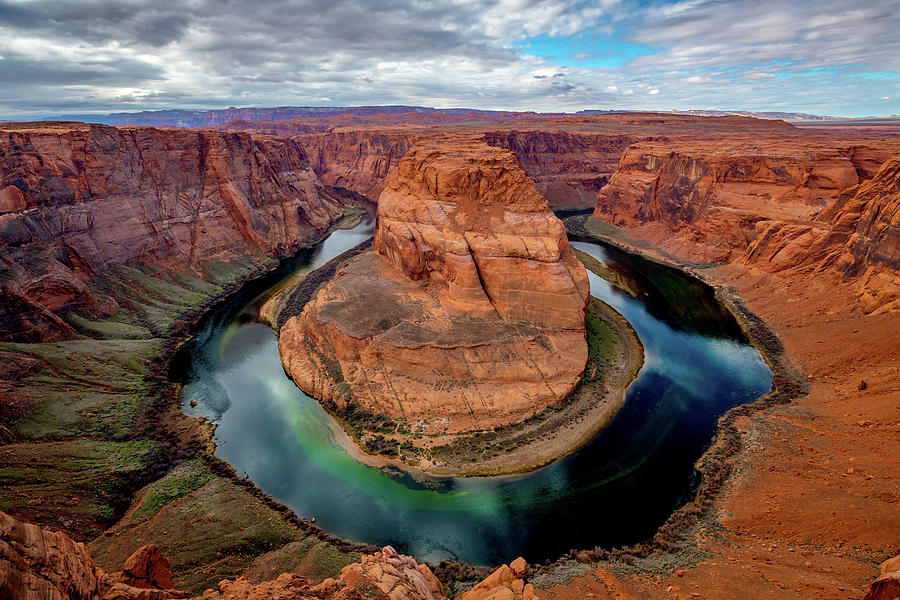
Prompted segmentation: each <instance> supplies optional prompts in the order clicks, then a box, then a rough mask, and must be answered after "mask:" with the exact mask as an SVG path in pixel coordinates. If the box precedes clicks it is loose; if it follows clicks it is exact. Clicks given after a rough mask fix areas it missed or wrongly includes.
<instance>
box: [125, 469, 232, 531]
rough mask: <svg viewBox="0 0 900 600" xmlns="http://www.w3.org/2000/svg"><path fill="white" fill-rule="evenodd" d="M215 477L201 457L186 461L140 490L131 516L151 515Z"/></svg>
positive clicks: (136, 517)
mask: <svg viewBox="0 0 900 600" xmlns="http://www.w3.org/2000/svg"><path fill="white" fill-rule="evenodd" d="M213 477H214V475H213V474H212V472H211V471H210V470H209V468H208V467H207V466H206V465H204V464H203V461H201V460H200V459H194V460H188V461H185V462H183V463H181V464H180V465H178V466H177V467H175V468H174V469H172V470H171V471H169V473H168V474H167V475H166V476H165V477H163V478H162V479H158V480H157V481H154V482H153V483H151V484H150V485H148V486H147V487H145V488H144V489H142V490H141V491H140V492H138V495H137V500H136V501H135V505H134V506H133V507H132V508H133V512H132V517H131V518H133V519H140V518H142V517H151V516H153V515H155V514H157V513H159V511H160V510H161V509H162V508H163V507H164V506H166V505H167V504H169V503H171V502H173V501H175V500H178V499H179V498H183V497H185V496H187V495H188V494H190V493H191V492H193V491H195V490H198V489H200V488H201V487H203V486H204V485H206V484H207V483H209V482H210V481H212V479H213Z"/></svg>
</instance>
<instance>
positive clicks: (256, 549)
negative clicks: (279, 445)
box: [0, 257, 358, 591]
mask: <svg viewBox="0 0 900 600" xmlns="http://www.w3.org/2000/svg"><path fill="white" fill-rule="evenodd" d="M273 264H274V261H272V260H271V259H267V258H264V257H253V258H250V257H247V258H245V259H243V260H240V261H235V262H232V263H225V262H209V263H207V264H206V265H205V273H204V274H203V277H204V279H200V278H198V277H194V276H191V275H185V274H183V273H176V272H168V271H164V270H153V271H150V270H147V271H142V270H138V269H135V268H132V267H126V266H118V267H115V268H114V269H113V270H111V271H110V272H108V273H106V274H105V275H103V276H102V277H97V278H95V279H93V280H92V281H91V282H90V285H91V287H92V288H93V289H94V290H95V291H98V292H102V293H105V294H108V295H113V296H115V297H116V299H117V301H119V304H120V305H122V306H123V307H125V308H124V309H123V310H122V311H121V312H120V313H119V314H118V315H116V316H115V317H112V318H110V319H106V320H102V321H95V320H91V319H90V318H89V316H87V315H79V314H74V313H72V314H69V315H67V317H66V319H67V320H68V322H69V323H70V324H71V325H72V326H73V327H74V328H75V329H76V331H78V332H79V333H80V334H81V335H82V337H81V338H80V339H77V340H73V341H67V342H57V343H43V344H19V343H2V344H0V353H2V358H3V359H4V360H8V361H12V362H14V363H21V364H25V363H26V362H27V363H30V364H32V365H37V366H36V367H34V368H30V369H26V370H24V371H23V372H22V373H21V375H20V376H19V377H17V378H16V379H17V380H16V381H14V383H13V384H12V389H11V390H10V393H12V394H15V395H17V396H18V397H24V398H25V399H26V402H27V406H28V410H27V414H26V415H25V416H24V417H22V418H19V419H18V420H15V421H13V422H9V421H7V422H6V423H5V424H4V425H5V426H6V427H7V429H8V430H9V431H11V432H12V438H13V439H12V440H10V443H7V444H6V445H2V446H0V510H4V511H6V512H9V513H10V514H12V515H15V516H16V517H18V518H20V519H23V520H26V521H30V522H36V523H39V524H41V525H42V526H45V527H50V528H52V529H60V530H63V531H65V532H67V533H68V534H70V535H72V536H73V537H75V539H78V540H82V541H88V540H91V539H93V538H97V539H95V540H94V541H93V542H92V543H91V544H90V545H91V549H92V552H93V553H94V556H95V560H96V561H97V562H98V564H99V565H100V566H102V567H104V568H106V569H109V570H114V569H118V568H121V565H122V563H123V562H124V560H125V558H127V556H128V555H129V554H130V553H131V552H133V551H134V550H136V549H137V548H138V547H140V546H141V545H143V544H147V543H155V544H158V545H159V546H160V547H162V549H163V552H164V553H165V554H166V555H167V556H170V557H171V558H172V560H173V566H174V570H175V574H176V583H177V584H178V585H179V587H182V588H184V589H187V590H190V591H201V590H203V589H205V588H206V587H208V586H210V585H212V586H214V585H215V584H216V583H217V582H218V581H219V580H221V579H222V578H224V577H233V576H236V575H238V574H240V573H242V572H243V571H244V569H246V568H247V567H249V566H251V565H252V564H253V561H254V559H255V558H256V557H257V556H259V555H261V554H266V553H270V552H271V551H272V550H274V549H276V548H279V547H281V546H282V545H284V544H286V543H289V542H293V544H290V547H289V548H287V549H286V550H285V551H284V552H283V554H284V556H283V557H282V556H281V555H280V553H276V555H275V557H272V556H269V557H268V559H267V560H268V562H269V563H285V564H294V565H295V567H296V568H298V569H301V570H302V571H303V572H304V573H307V574H308V575H310V576H314V577H324V576H328V575H335V574H336V573H337V571H339V570H340V567H342V566H343V565H345V564H348V563H349V562H353V561H354V560H357V559H358V554H354V553H352V552H347V551H345V550H342V549H340V548H337V547H335V546H334V545H333V544H332V543H331V542H330V541H322V540H320V539H318V537H317V536H318V535H320V534H317V533H316V532H315V531H314V530H312V529H310V528H304V527H301V526H298V525H302V523H300V524H298V523H297V522H296V520H292V519H291V518H290V516H289V515H286V514H284V513H283V512H281V511H279V510H277V509H276V508H274V507H273V506H274V505H272V503H271V502H270V501H268V500H267V499H265V498H263V497H261V494H259V492H258V491H257V490H255V489H253V488H252V487H249V486H247V485H245V483H244V482H240V481H238V480H236V479H235V478H234V477H232V476H230V473H229V472H228V469H227V468H223V467H222V465H218V464H217V463H216V460H215V459H214V458H212V457H210V456H209V455H208V449H207V447H208V445H207V444H206V443H205V438H204V429H203V428H202V427H200V426H198V424H197V423H196V422H194V421H193V420H191V419H189V418H187V417H186V416H184V415H183V414H182V413H181V412H180V410H178V408H177V405H176V402H175V396H174V393H173V390H172V388H171V386H169V385H168V384H167V383H166V378H165V372H166V364H165V362H166V360H165V358H164V356H165V355H166V354H167V352H169V351H171V349H172V347H173V342H172V340H173V338H178V337H180V336H183V335H185V334H186V333H187V329H186V327H185V323H187V322H189V321H191V320H193V319H195V318H196V317H197V316H198V315H199V314H201V313H202V311H203V309H204V307H206V306H209V305H210V304H211V303H212V302H213V301H214V299H216V298H218V297H221V296H222V295H223V294H224V293H225V292H226V291H227V290H228V289H230V288H231V287H233V286H235V285H237V284H238V283H239V282H240V281H243V280H245V279H246V278H247V277H250V276H253V275H254V274H256V273H259V272H261V271H262V270H264V269H266V268H269V267H271V266H272V265H273ZM204 457H205V458H204ZM207 463H210V464H213V465H214V466H216V467H217V468H216V469H215V470H216V472H217V473H218V474H216V473H214V472H213V471H212V470H210V467H209V466H207ZM142 486H146V487H144V488H143V489H142V490H141V492H140V493H139V494H138V495H137V497H135V492H136V491H137V490H139V489H140V488H141V487H142ZM132 500H134V501H133V503H132ZM129 507H130V508H129ZM126 511H127V514H126ZM123 514H126V516H125V518H124V519H122V521H121V522H120V523H117V521H118V520H119V519H120V518H122V515H123ZM113 525H115V526H114V527H113V529H112V530H111V531H110V532H109V533H107V534H105V535H103V536H102V537H99V538H98V537H97V536H100V535H101V534H102V533H103V532H104V530H106V529H107V528H109V527H110V526H113ZM298 544H299V545H298ZM310 552H314V553H315V555H316V556H319V557H320V558H321V560H311V561H310V560H306V561H305V562H304V560H305V559H307V558H309V557H310V556H312V555H310Z"/></svg>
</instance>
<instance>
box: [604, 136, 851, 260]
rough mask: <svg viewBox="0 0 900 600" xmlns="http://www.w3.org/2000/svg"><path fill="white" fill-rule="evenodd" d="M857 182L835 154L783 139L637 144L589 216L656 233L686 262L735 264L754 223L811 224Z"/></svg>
mask: <svg viewBox="0 0 900 600" xmlns="http://www.w3.org/2000/svg"><path fill="white" fill-rule="evenodd" d="M856 183H858V176H857V173H856V169H855V168H854V165H853V163H852V162H851V161H850V160H849V159H848V158H846V157H845V156H843V155H842V154H841V153H840V152H838V151H837V150H835V149H832V148H819V147H810V146H809V145H802V144H798V143H791V142H788V141H784V142H778V143H772V142H768V141H767V142H759V143H756V144H752V143H748V142H746V140H738V141H734V142H728V141H725V140H716V141H694V142H691V143H689V142H641V143H637V144H634V145H632V146H631V147H629V148H628V150H626V151H625V154H624V155H623V156H622V159H621V161H620V163H619V167H618V169H617V170H616V172H615V173H614V174H613V176H612V177H611V178H610V180H609V183H608V184H607V185H606V186H605V187H604V188H603V189H602V190H601V191H600V194H599V197H598V200H597V207H596V209H595V211H594V216H595V217H596V218H598V219H600V220H603V221H607V222H609V223H612V224H614V225H618V226H620V227H627V228H632V229H634V228H640V227H643V229H644V233H647V234H649V235H648V236H650V235H652V234H651V233H650V231H651V230H653V231H655V235H653V237H654V238H655V239H656V240H658V241H659V242H660V244H661V245H662V246H663V247H664V248H666V249H672V250H675V249H678V250H681V249H682V248H683V247H684V246H687V247H688V248H690V252H689V255H688V256H687V258H689V259H691V260H698V261H703V262H714V261H722V260H733V259H734V258H736V257H737V256H738V255H740V254H741V253H742V252H743V251H744V250H745V249H746V247H747V245H748V243H749V241H750V240H751V239H752V237H753V231H754V227H755V224H756V223H757V222H758V221H762V220H778V221H788V220H790V221H796V220H808V219H810V218H811V217H812V216H813V215H814V214H815V213H817V212H818V211H820V210H821V209H823V208H824V207H825V206H827V205H828V204H830V203H831V202H833V201H834V200H835V199H836V198H837V197H838V196H839V195H840V194H841V192H842V191H843V190H845V189H847V188H848V187H850V186H852V185H856ZM654 228H655V229H654ZM673 234H674V235H673ZM648 236H645V237H648ZM681 253H682V254H684V252H683V251H682V252H681Z"/></svg>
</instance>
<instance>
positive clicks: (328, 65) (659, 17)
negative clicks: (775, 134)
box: [0, 0, 900, 118]
mask: <svg viewBox="0 0 900 600" xmlns="http://www.w3.org/2000/svg"><path fill="white" fill-rule="evenodd" d="M895 9H896V4H895V2H894V0H870V2H868V3H866V4H865V5H859V6H858V7H854V6H848V5H847V4H846V3H845V2H843V1H841V2H838V1H836V0H824V1H822V2H819V1H815V0H797V1H796V2H792V3H785V2H783V1H782V0H683V1H681V2H674V3H673V2H668V3H650V4H647V3H644V2H639V1H638V0H602V1H599V2H597V1H590V0H570V1H563V0H499V1H498V0H493V1H492V0H394V1H393V2H390V3H361V2H358V1H350V0H284V1H276V0H254V1H253V2H245V1H243V0H107V1H102V2H101V1H99V0H55V1H50V0H31V1H28V2H21V1H14V0H0V57H2V58H0V80H2V81H3V82H4V85H3V89H2V90H0V118H9V117H20V116H42V115H48V114H58V111H59V110H61V109H60V107H63V108H62V110H63V111H64V112H74V111H75V110H76V109H77V110H79V111H84V110H95V111H103V112H112V111H127V110H140V109H157V108H174V107H185V108H217V107H225V106H229V105H244V106H246V105H251V106H283V105H309V104H321V103H323V102H328V103H331V104H337V105H352V104H398V103H402V104H424V105H432V106H445V107H449V106H470V107H476V108H507V109H523V110H524V109H535V110H578V109H581V108H589V107H594V108H596V107H602V108H642V109H668V108H692V107H696V106H698V105H701V106H718V107H721V108H731V109H745V110H761V109H770V108H777V107H779V106H790V107H792V108H794V109H797V110H805V111H809V112H822V113H825V114H842V113H847V112H848V111H860V112H861V113H864V114H869V113H871V112H873V111H874V110H875V108H874V107H875V103H877V106H878V109H877V110H882V111H883V110H885V109H887V110H889V111H890V110H893V107H892V106H890V105H888V106H887V107H886V106H885V103H884V102H883V101H875V100H872V101H871V102H872V105H871V106H865V105H864V104H863V103H861V102H860V101H859V100H858V98H859V97H861V96H865V97H867V98H882V97H885V96H887V98H888V100H890V98H891V97H896V96H897V94H895V93H894V90H895V89H896V83H892V82H891V81H890V80H889V79H878V78H873V79H869V80H859V79H856V80H854V79H853V76H854V74H859V73H862V72H879V73H889V74H896V73H897V72H900V36H897V35H896V31H898V30H900V17H898V15H897V13H898V11H896V10H895ZM861 31H865V35H860V32H861ZM598 32H600V33H598ZM603 32H611V33H603ZM539 35H540V36H545V37H549V38H550V39H565V40H567V42H568V45H569V46H572V47H573V48H575V50H578V48H579V47H580V46H579V44H588V41H586V40H589V39H590V40H592V41H591V42H590V43H591V44H594V45H593V46H591V47H589V48H584V50H585V51H584V52H579V51H576V52H574V54H586V55H587V54H591V53H592V52H596V47H595V46H596V44H597V43H598V42H597V39H606V38H603V36H604V35H607V36H609V39H611V40H613V39H614V40H619V41H621V42H622V43H627V44H633V45H639V46H640V47H641V48H645V49H646V51H643V50H642V53H641V54H640V55H638V56H635V57H634V58H630V59H628V60H625V61H624V64H622V65H621V66H616V67H607V66H604V67H593V68H588V67H574V66H570V65H566V64H562V62H561V61H559V60H556V59H554V57H549V56H540V57H539V56H533V55H529V54H528V49H527V43H523V42H525V41H526V40H528V39H530V38H533V37H535V36H539ZM598 36H599V38H598ZM763 80H766V81H763ZM697 84H704V85H702V86H700V85H697ZM661 89H665V94H660V90H661ZM636 90H637V91H639V92H646V93H638V94H636V93H635V91H636ZM662 96H664V97H665V100H663V99H662ZM323 98H327V99H328V100H323ZM663 102H665V103H666V104H663ZM65 107H71V110H69V109H67V108H65ZM893 112H896V110H893Z"/></svg>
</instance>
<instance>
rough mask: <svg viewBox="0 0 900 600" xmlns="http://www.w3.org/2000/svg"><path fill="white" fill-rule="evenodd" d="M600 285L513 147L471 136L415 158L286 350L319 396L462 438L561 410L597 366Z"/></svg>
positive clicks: (294, 320) (284, 333)
mask: <svg viewBox="0 0 900 600" xmlns="http://www.w3.org/2000/svg"><path fill="white" fill-rule="evenodd" d="M588 297H589V287H588V280H587V275H586V273H585V270H584V267H583V266H582V265H581V264H580V263H579V262H578V260H577V259H576V257H575V255H574V253H573V252H572V250H571V249H570V248H569V245H568V242H567V239H566V234H565V230H564V228H563V225H562V223H561V222H560V221H559V220H558V219H557V218H556V217H555V216H554V215H553V214H552V213H551V212H550V211H549V210H548V208H547V202H546V200H545V199H544V198H543V196H541V194H540V193H539V192H538V190H537V188H536V187H535V184H534V183H533V182H532V181H531V180H530V179H528V177H526V175H525V173H524V172H523V171H522V169H521V168H520V167H519V165H518V163H517V162H516V160H515V158H514V156H513V155H512V153H511V152H509V151H507V150H503V149H500V148H495V147H492V146H488V145H487V144H485V143H483V142H480V141H475V140H472V139H468V138H460V137H443V138H438V139H431V140H428V141H427V142H425V143H423V144H421V145H418V146H415V147H413V148H412V149H411V150H410V151H409V152H408V153H407V154H406V156H405V157H404V158H403V159H402V160H401V161H400V162H399V163H398V165H397V169H396V171H395V172H393V174H392V175H391V176H390V177H389V178H388V180H387V182H386V184H385V189H384V192H383V193H382V194H381V197H380V199H379V204H378V222H377V226H376V232H375V251H374V252H368V253H364V254H362V255H360V256H358V257H356V258H355V259H353V260H352V261H350V262H349V263H348V264H347V265H346V266H345V267H344V268H343V269H341V270H340V271H339V272H338V274H337V275H336V277H335V278H334V279H333V280H332V281H331V282H330V283H329V285H328V286H326V287H325V288H324V289H322V290H320V292H319V293H318V295H317V296H316V297H315V298H314V299H313V300H312V301H311V302H310V303H309V304H308V305H307V306H306V308H305V309H304V310H303V312H302V314H300V315H295V316H292V317H291V318H290V319H288V320H287V321H286V322H285V324H284V326H283V327H282V329H281V332H280V338H279V350H280V353H281V357H282V362H283V364H284V367H285V369H286V371H287V372H288V373H289V374H290V375H291V377H292V378H293V379H294V381H295V382H296V383H297V385H298V386H299V387H300V388H302V389H303V390H304V391H306V392H307V393H309V394H310V395H312V396H314V397H316V398H318V399H320V400H323V401H325V402H327V403H328V402H330V403H333V404H334V405H336V406H342V407H343V406H349V405H352V404H356V405H358V406H359V407H361V408H362V409H363V410H364V411H367V412H370V413H374V414H377V415H384V416H387V417H389V418H391V419H399V420H403V421H406V422H407V423H409V424H410V425H411V426H413V428H414V429H415V430H419V431H426V432H429V433H438V432H442V433H456V432H463V431H474V430H484V429H492V428H494V427H497V426H500V425H505V424H509V423H515V422H519V421H522V420H524V419H527V418H528V417H530V416H532V415H535V414H537V413H540V412H541V411H543V410H544V409H546V408H547V407H548V406H551V405H556V404H559V403H560V402H562V401H563V400H564V399H565V398H566V397H567V396H568V395H569V394H570V393H571V391H572V390H573V389H574V387H575V384H576V383H577V382H578V380H579V378H580V377H581V374H582V372H583V370H584V366H585V363H586V361H587V344H586V340H585V326H584V319H585V311H586V306H587V301H588Z"/></svg>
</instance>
